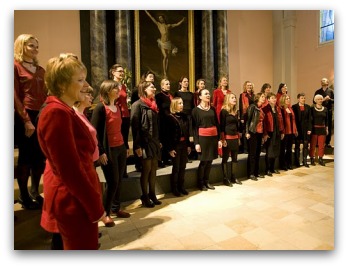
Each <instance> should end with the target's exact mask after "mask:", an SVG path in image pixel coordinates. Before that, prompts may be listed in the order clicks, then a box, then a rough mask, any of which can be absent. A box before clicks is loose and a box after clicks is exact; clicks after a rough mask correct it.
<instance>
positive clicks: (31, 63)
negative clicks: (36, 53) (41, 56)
mask: <svg viewBox="0 0 348 268" xmlns="http://www.w3.org/2000/svg"><path fill="white" fill-rule="evenodd" d="M23 62H25V63H28V64H30V65H34V62H33V61H26V60H23Z"/></svg>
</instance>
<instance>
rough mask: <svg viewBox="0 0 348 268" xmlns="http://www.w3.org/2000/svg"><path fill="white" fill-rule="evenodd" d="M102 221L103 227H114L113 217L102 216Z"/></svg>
mask: <svg viewBox="0 0 348 268" xmlns="http://www.w3.org/2000/svg"><path fill="white" fill-rule="evenodd" d="M102 221H103V223H104V225H105V227H114V226H115V222H114V221H113V219H111V218H110V216H106V217H105V218H103V220H102Z"/></svg>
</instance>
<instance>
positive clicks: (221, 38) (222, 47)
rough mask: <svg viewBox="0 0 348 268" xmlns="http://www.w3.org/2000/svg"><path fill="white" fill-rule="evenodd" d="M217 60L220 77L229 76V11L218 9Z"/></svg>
mask: <svg viewBox="0 0 348 268" xmlns="http://www.w3.org/2000/svg"><path fill="white" fill-rule="evenodd" d="M216 14H217V19H216V29H217V31H216V37H215V38H216V48H215V51H216V61H217V66H218V70H217V72H218V73H217V74H218V79H220V77H221V76H228V73H229V69H228V33H227V12H226V10H218V11H216Z"/></svg>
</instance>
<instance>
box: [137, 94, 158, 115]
mask: <svg viewBox="0 0 348 268" xmlns="http://www.w3.org/2000/svg"><path fill="white" fill-rule="evenodd" d="M140 99H141V100H142V101H143V102H144V103H145V104H146V105H147V106H149V107H150V109H151V110H152V111H154V112H155V113H158V108H157V104H156V101H155V99H154V98H152V99H149V98H145V97H141V98H140Z"/></svg>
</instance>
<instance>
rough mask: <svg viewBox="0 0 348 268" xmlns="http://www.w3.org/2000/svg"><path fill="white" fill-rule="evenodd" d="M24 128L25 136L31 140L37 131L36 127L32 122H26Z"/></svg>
mask: <svg viewBox="0 0 348 268" xmlns="http://www.w3.org/2000/svg"><path fill="white" fill-rule="evenodd" d="M24 128H25V136H27V137H28V138H30V137H31V135H33V133H34V131H35V127H34V125H33V123H32V122H31V121H27V122H25V124H24Z"/></svg>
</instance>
